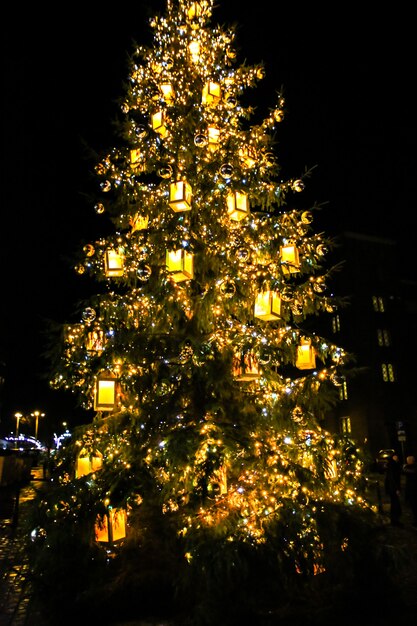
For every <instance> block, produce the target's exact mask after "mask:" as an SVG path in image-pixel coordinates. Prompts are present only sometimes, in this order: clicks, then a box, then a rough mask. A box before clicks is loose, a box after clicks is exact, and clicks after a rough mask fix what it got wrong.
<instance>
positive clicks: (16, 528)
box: [0, 467, 417, 626]
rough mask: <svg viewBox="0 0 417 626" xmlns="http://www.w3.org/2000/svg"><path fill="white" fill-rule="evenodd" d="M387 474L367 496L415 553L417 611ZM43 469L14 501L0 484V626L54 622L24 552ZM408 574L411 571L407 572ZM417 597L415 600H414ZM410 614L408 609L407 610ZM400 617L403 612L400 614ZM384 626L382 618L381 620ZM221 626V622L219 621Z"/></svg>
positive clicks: (395, 538)
mask: <svg viewBox="0 0 417 626" xmlns="http://www.w3.org/2000/svg"><path fill="white" fill-rule="evenodd" d="M383 482H384V477H383V476H381V475H378V474H375V475H373V476H371V477H370V478H369V480H368V483H369V494H368V497H369V498H370V499H371V500H372V501H373V502H374V503H375V504H376V505H377V506H378V510H379V513H380V515H381V519H382V521H383V523H384V524H386V527H387V536H388V541H389V542H390V543H392V544H395V545H399V546H401V547H403V548H404V549H405V550H408V551H411V552H412V554H415V556H416V558H415V560H414V566H413V572H412V573H411V578H410V593H411V596H412V598H410V600H411V608H410V611H411V614H413V615H416V614H417V604H416V601H417V579H416V577H417V529H416V528H415V527H414V526H413V524H412V519H411V514H410V513H409V511H408V510H407V508H406V507H405V506H403V516H402V527H400V528H394V527H391V526H390V524H389V503H388V500H387V498H386V496H385V495H384V492H383ZM47 485H48V482H47V481H46V480H45V479H44V476H43V469H42V468H41V467H33V468H32V471H31V477H30V481H29V482H28V483H27V484H24V485H23V486H21V487H20V489H19V491H18V494H17V493H15V495H18V498H15V501H14V502H13V501H12V500H13V498H11V496H13V492H12V491H11V490H5V488H4V487H0V626H55V625H53V624H51V623H50V621H48V619H47V618H46V617H45V616H43V615H42V613H41V610H40V608H39V606H37V605H36V602H35V601H34V600H33V597H32V595H33V594H32V589H31V583H30V577H29V562H28V556H27V554H26V553H25V541H24V536H23V532H24V530H23V528H24V524H23V520H24V516H25V514H26V513H27V512H28V511H29V510H30V506H31V502H32V501H33V500H34V498H35V496H36V494H37V493H38V492H39V490H40V489H45V488H47ZM407 575H408V573H407ZM413 598H415V600H413ZM405 615H407V616H408V612H407V613H405ZM398 617H401V616H398ZM379 625H380V626H381V622H380V621H379ZM109 626H169V624H167V623H165V624H161V623H160V622H158V624H155V623H153V624H151V623H149V622H144V621H129V622H124V623H120V624H110V625H109ZM218 626H221V625H220V624H219V625H218Z"/></svg>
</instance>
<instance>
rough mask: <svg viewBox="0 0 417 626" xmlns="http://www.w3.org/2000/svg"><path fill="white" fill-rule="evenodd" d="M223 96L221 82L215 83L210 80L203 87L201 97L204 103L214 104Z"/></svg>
mask: <svg viewBox="0 0 417 626" xmlns="http://www.w3.org/2000/svg"><path fill="white" fill-rule="evenodd" d="M220 98H221V87H220V85H219V83H213V82H211V81H209V82H208V83H206V84H205V85H204V87H203V94H202V97H201V102H202V103H203V104H207V105H212V104H217V103H218V102H220Z"/></svg>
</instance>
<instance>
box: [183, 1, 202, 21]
mask: <svg viewBox="0 0 417 626" xmlns="http://www.w3.org/2000/svg"><path fill="white" fill-rule="evenodd" d="M203 13H204V11H203V7H202V6H201V2H192V3H191V4H190V7H189V9H188V12H187V17H188V19H189V20H194V19H195V18H198V17H201V16H202V15H203Z"/></svg>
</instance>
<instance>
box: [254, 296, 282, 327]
mask: <svg viewBox="0 0 417 626" xmlns="http://www.w3.org/2000/svg"><path fill="white" fill-rule="evenodd" d="M254 315H255V317H257V318H258V319H260V320H265V321H266V322H272V321H274V320H279V319H281V298H280V296H279V293H277V292H276V291H263V292H261V293H258V294H257V296H256V299H255V312H254Z"/></svg>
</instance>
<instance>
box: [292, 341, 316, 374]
mask: <svg viewBox="0 0 417 626" xmlns="http://www.w3.org/2000/svg"><path fill="white" fill-rule="evenodd" d="M295 366H296V367H298V369H299V370H313V369H315V367H316V352H315V350H314V347H313V346H312V345H311V339H302V340H301V343H300V345H299V346H298V347H297V360H296V363H295Z"/></svg>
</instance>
